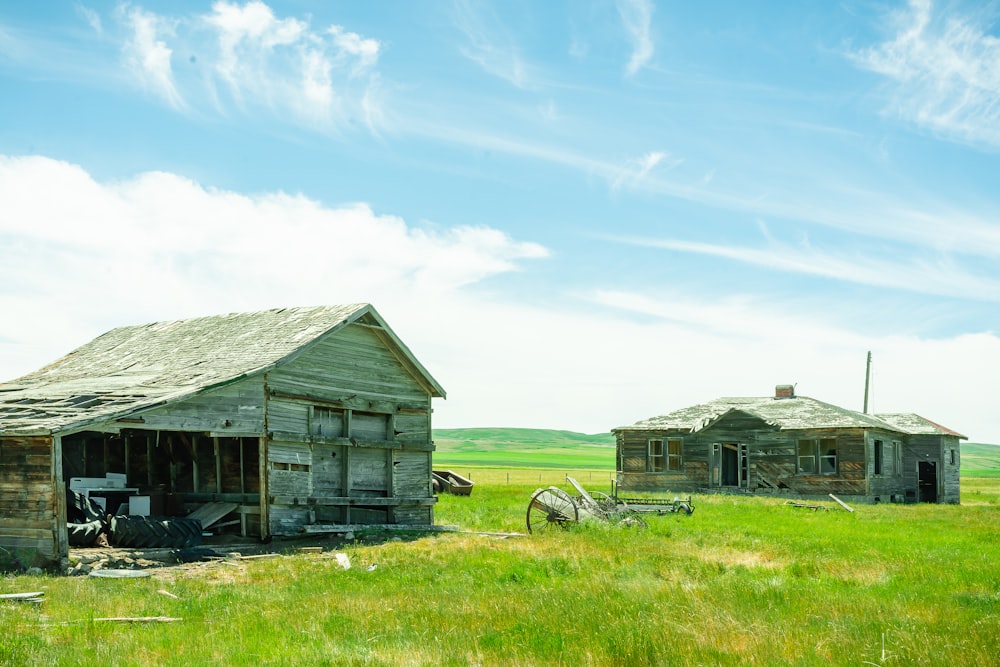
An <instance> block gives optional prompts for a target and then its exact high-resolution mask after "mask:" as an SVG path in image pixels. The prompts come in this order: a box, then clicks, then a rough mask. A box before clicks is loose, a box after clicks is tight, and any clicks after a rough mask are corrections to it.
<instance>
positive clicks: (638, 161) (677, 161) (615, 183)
mask: <svg viewBox="0 0 1000 667" xmlns="http://www.w3.org/2000/svg"><path fill="white" fill-rule="evenodd" d="M683 162H684V160H683V159H681V158H675V157H673V156H671V155H670V153H667V152H666V151H650V152H648V153H646V154H645V155H642V156H640V157H638V158H634V159H631V160H629V161H628V162H627V163H626V164H625V165H624V166H622V167H620V168H619V169H618V173H617V174H616V175H615V176H614V178H612V179H611V189H612V191H617V190H620V189H622V187H624V186H626V185H628V186H630V187H636V186H638V185H640V184H642V183H643V182H644V181H645V180H646V179H647V177H648V176H649V175H650V173H651V172H652V171H653V170H654V169H655V168H656V167H658V166H660V165H661V164H662V165H664V166H666V167H667V168H668V169H673V168H675V167H677V166H679V165H681V164H683Z"/></svg>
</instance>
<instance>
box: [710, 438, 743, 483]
mask: <svg viewBox="0 0 1000 667" xmlns="http://www.w3.org/2000/svg"><path fill="white" fill-rule="evenodd" d="M716 447H717V448H718V450H717V451H718V452H719V456H720V460H719V464H720V465H719V473H720V474H719V486H735V487H746V486H747V480H748V478H749V476H750V475H749V470H748V466H747V446H746V445H742V444H738V443H735V442H723V443H720V444H718V445H716Z"/></svg>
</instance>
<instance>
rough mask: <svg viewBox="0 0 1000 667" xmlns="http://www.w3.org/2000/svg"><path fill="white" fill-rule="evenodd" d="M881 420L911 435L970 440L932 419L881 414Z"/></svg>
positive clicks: (918, 416)
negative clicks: (943, 436)
mask: <svg viewBox="0 0 1000 667" xmlns="http://www.w3.org/2000/svg"><path fill="white" fill-rule="evenodd" d="M877 416H878V418H879V419H881V420H882V421H884V422H887V423H889V424H892V425H893V426H895V427H896V428H897V429H899V430H900V431H903V432H904V433H908V434H910V435H953V436H955V437H956V438H961V439H963V440H968V439H969V438H968V436H965V435H962V434H961V433H959V432H958V431H953V430H951V429H950V428H948V427H946V426H941V424H937V423H935V422H932V421H931V420H930V419H926V418H924V417H921V416H920V415H916V414H912V413H892V414H879V415H877Z"/></svg>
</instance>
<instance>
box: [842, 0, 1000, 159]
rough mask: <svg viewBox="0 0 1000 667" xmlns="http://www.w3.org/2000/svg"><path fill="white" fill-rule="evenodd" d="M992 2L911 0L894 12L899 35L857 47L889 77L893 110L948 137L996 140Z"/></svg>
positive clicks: (999, 97) (862, 61)
mask: <svg viewBox="0 0 1000 667" xmlns="http://www.w3.org/2000/svg"><path fill="white" fill-rule="evenodd" d="M994 19H995V16H994V15H993V14H992V11H991V10H989V9H984V10H981V13H980V14H978V15H977V14H966V15H962V14H959V13H958V12H957V11H953V5H950V4H949V5H944V6H943V7H941V8H936V7H935V6H934V4H933V3H932V2H931V0H910V2H909V4H908V5H907V7H906V9H904V10H900V11H897V12H895V13H894V14H893V15H892V18H891V20H892V25H893V26H894V27H895V29H896V34H895V35H894V36H893V37H892V38H891V39H890V40H888V41H886V42H885V43H883V44H879V45H877V46H875V47H872V48H869V49H865V50H862V51H858V52H856V53H853V54H852V58H853V59H854V61H855V62H857V63H858V64H859V65H860V66H861V67H864V68H866V69H869V70H871V71H873V72H877V73H879V74H882V75H884V76H885V77H886V78H887V79H888V80H889V81H890V83H891V86H892V87H891V91H892V95H893V101H892V104H891V107H890V111H891V112H892V113H894V114H896V115H898V116H899V117H901V118H903V119H904V120H907V121H909V122H912V123H914V124H916V125H918V126H920V127H923V128H927V129H929V130H931V131H932V132H935V133H938V134H940V135H942V136H945V137H947V138H949V139H952V140H957V141H962V142H967V143H970V144H979V145H986V146H989V147H991V148H997V147H1000V67H998V66H997V64H998V63H1000V39H997V37H995V36H994V35H992V34H990V32H989V27H990V25H989V23H988V21H992V20H994Z"/></svg>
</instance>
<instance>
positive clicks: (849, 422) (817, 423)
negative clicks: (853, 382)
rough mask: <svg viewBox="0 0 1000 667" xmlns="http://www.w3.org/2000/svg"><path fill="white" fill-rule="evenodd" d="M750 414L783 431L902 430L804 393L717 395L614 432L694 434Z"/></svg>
mask: <svg viewBox="0 0 1000 667" xmlns="http://www.w3.org/2000/svg"><path fill="white" fill-rule="evenodd" d="M733 411H740V412H744V413H746V414H749V415H753V416H755V417H757V418H759V419H761V420H762V421H764V422H765V423H767V424H770V425H772V426H774V427H776V428H778V429H780V430H783V431H791V430H805V429H819V428H877V429H883V430H888V431H897V432H900V433H906V432H907V431H905V430H903V429H902V428H900V427H899V426H896V425H894V424H892V423H890V422H887V421H884V420H882V419H880V418H878V417H876V416H873V415H866V414H864V413H861V412H855V411H854V410H848V409H846V408H841V407H838V406H836V405H832V404H830V403H824V402H823V401H818V400H816V399H815V398H810V397H808V396H793V397H787V398H786V397H782V398H775V397H764V398H753V397H751V398H718V399H715V400H714V401H709V402H708V403H702V404H700V405H694V406H691V407H688V408H682V409H680V410H676V411H674V412H671V413H669V414H666V415H662V416H659V417H651V418H649V419H644V420H642V421H638V422H636V423H635V424H632V425H631V426H620V427H618V428H616V429H613V430H614V431H685V432H690V433H695V432H698V431H701V430H703V429H705V428H708V427H709V426H711V425H712V424H715V423H716V422H717V421H718V420H719V419H721V418H722V417H723V416H724V415H726V414H727V413H729V412H733Z"/></svg>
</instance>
